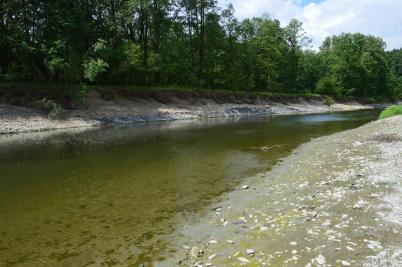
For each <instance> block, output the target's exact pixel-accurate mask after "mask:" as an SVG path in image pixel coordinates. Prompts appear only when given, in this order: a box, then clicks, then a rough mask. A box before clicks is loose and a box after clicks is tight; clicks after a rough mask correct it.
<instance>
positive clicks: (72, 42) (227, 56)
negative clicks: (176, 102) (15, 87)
mask: <svg viewBox="0 0 402 267" xmlns="http://www.w3.org/2000/svg"><path fill="white" fill-rule="evenodd" d="M0 5H1V6H0V33H1V35H0V82H20V81H25V82H34V83H56V84H83V83H86V84H105V85H106V84H110V85H136V86H142V87H148V86H159V87H167V86H169V87H173V86H176V87H186V88H198V89H227V90H241V91H267V92H284V93H320V94H327V95H338V96H349V95H350V96H361V97H375V96H393V97H399V96H401V94H402V50H394V51H389V52H387V51H386V50H385V49H386V44H385V42H384V41H383V40H382V39H381V38H379V37H374V36H368V35H363V34H360V33H356V34H350V33H344V34H341V35H338V36H332V37H328V38H327V39H326V40H325V41H324V42H323V44H322V46H321V47H320V49H319V50H318V51H314V50H312V49H311V45H310V44H311V39H309V38H308V35H307V33H306V32H305V31H304V29H303V24H302V23H301V22H300V21H298V20H295V19H293V20H291V21H290V22H289V23H288V24H287V25H281V24H280V22H279V21H278V20H272V19H270V18H268V17H261V18H251V19H245V20H242V21H239V20H238V19H237V18H236V17H235V16H234V8H233V6H232V5H231V4H229V5H228V6H227V7H226V8H224V9H221V8H219V7H218V6H217V3H216V1H214V0H59V1H50V0H13V1H1V3H0Z"/></svg>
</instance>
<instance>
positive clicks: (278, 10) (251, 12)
mask: <svg viewBox="0 0 402 267" xmlns="http://www.w3.org/2000/svg"><path fill="white" fill-rule="evenodd" d="M218 1H219V2H220V4H221V5H226V3H228V2H232V3H233V5H234V7H235V9H236V16H237V17H238V18H239V19H243V18H249V17H253V16H261V15H263V14H269V16H270V17H271V18H273V19H278V20H280V21H281V23H282V24H284V25H285V24H287V23H288V22H289V21H290V19H292V18H296V19H299V20H300V21H302V22H303V23H304V29H305V30H306V32H307V33H308V35H309V36H310V37H311V38H313V47H314V48H317V47H319V46H320V44H321V43H322V41H323V39H324V38H325V37H326V36H330V35H334V34H340V33H342V32H352V33H354V32H361V33H364V34H371V35H375V36H380V37H382V38H383V39H384V40H385V41H386V42H387V44H388V49H393V48H400V47H402V15H401V14H402V11H401V10H402V0H218Z"/></svg>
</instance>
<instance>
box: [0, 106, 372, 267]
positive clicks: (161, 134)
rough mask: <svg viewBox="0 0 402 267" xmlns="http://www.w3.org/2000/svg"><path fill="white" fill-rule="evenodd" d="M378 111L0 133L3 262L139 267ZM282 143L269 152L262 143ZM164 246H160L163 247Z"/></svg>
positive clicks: (0, 243) (0, 248) (0, 258)
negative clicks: (255, 182)
mask: <svg viewBox="0 0 402 267" xmlns="http://www.w3.org/2000/svg"><path fill="white" fill-rule="evenodd" d="M377 116H378V111H358V112H346V113H334V114H319V115H296V116H278V117H273V118H259V119H242V120H231V121H227V120H226V121H222V120H210V121H204V122H186V123H184V122H173V123H161V124H158V123H155V124H147V125H132V126H128V127H113V128H104V129H97V130H85V131H83V130H74V131H71V132H68V133H66V132H63V133H60V132H54V133H52V134H51V135H49V134H48V133H38V134H33V135H32V134H30V135H23V137H22V138H10V136H0V266H91V265H92V266H99V265H104V266H118V265H123V266H138V264H140V263H141V262H154V263H156V264H157V262H158V260H162V259H159V258H158V257H159V256H158V255H160V254H159V252H161V251H163V254H165V255H166V254H169V251H168V250H169V247H172V246H170V245H171V244H174V237H172V236H169V233H172V232H173V231H174V230H175V229H177V228H178V227H183V226H184V225H186V223H187V222H188V221H192V220H194V218H197V216H201V214H203V213H205V212H208V211H207V210H205V207H206V206H207V205H208V204H212V203H214V202H217V201H219V199H220V197H221V196H222V193H223V192H227V191H230V190H233V189H234V188H236V187H238V186H239V185H240V184H241V183H242V182H244V181H245V179H247V177H250V176H252V175H255V174H257V173H260V172H264V171H267V170H269V169H270V168H271V167H272V165H273V164H275V162H276V161H277V160H278V159H279V158H281V157H284V156H286V155H288V154H289V153H290V151H291V150H292V149H294V148H295V147H296V146H298V145H299V144H301V143H303V142H306V141H308V140H310V139H311V138H313V137H318V136H322V135H328V134H331V133H334V132H338V131H342V130H346V129H350V128H354V127H357V126H360V125H362V124H364V123H366V122H368V121H370V120H373V119H375V118H377ZM274 145H285V146H281V147H278V148H275V149H271V150H269V151H262V150H261V149H260V147H263V146H266V147H270V146H274ZM166 250H167V251H166Z"/></svg>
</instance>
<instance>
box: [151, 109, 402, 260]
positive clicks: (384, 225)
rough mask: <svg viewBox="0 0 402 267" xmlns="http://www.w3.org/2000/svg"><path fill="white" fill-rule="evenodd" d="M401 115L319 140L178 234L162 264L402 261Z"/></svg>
mask: <svg viewBox="0 0 402 267" xmlns="http://www.w3.org/2000/svg"><path fill="white" fill-rule="evenodd" d="M401 182H402V116H399V117H393V118H390V119H387V120H380V121H375V122H372V123H370V124H367V125H365V126H362V127H360V128H357V129H354V130H349V131H346V132H342V133H338V134H334V135H331V136H327V137H322V138H318V139H315V140H312V141H311V142H309V143H307V144H304V145H302V146H301V147H299V148H298V149H297V150H296V151H295V152H294V153H293V154H292V155H291V156H289V157H287V158H285V159H284V161H282V162H281V163H279V164H278V165H277V166H276V167H274V169H273V170H272V171H270V172H267V173H263V174H260V175H258V176H255V177H252V178H250V179H248V180H247V184H244V185H242V186H241V187H239V188H238V190H236V191H233V192H231V193H228V194H227V195H226V197H225V198H224V199H226V200H224V201H223V202H221V203H218V204H215V205H214V206H211V207H209V209H208V210H210V212H207V213H206V214H205V216H204V217H202V218H199V219H198V220H197V221H194V222H189V224H188V225H187V226H186V227H185V228H184V229H181V230H179V231H177V232H175V233H173V234H172V236H171V240H174V244H175V245H174V246H175V247H174V248H173V249H174V250H176V252H175V253H172V252H169V253H167V255H164V256H165V257H166V258H165V259H164V260H162V261H160V262H158V263H157V264H156V266H177V265H180V266H239V265H245V266H373V267H374V266H402V209H401V207H402V187H401Z"/></svg>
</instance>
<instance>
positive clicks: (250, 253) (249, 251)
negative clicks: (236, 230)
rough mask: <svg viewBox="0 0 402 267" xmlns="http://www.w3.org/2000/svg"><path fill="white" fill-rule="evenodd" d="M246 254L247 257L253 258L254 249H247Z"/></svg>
mask: <svg viewBox="0 0 402 267" xmlns="http://www.w3.org/2000/svg"><path fill="white" fill-rule="evenodd" d="M246 253H247V255H249V256H250V257H253V256H254V254H255V251H254V249H251V248H248V249H246Z"/></svg>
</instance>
